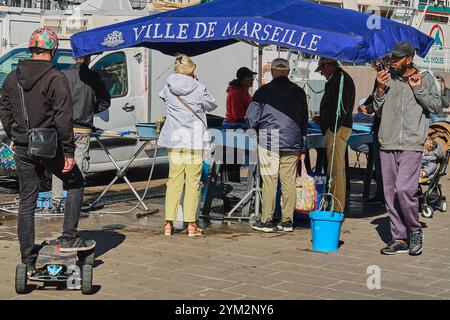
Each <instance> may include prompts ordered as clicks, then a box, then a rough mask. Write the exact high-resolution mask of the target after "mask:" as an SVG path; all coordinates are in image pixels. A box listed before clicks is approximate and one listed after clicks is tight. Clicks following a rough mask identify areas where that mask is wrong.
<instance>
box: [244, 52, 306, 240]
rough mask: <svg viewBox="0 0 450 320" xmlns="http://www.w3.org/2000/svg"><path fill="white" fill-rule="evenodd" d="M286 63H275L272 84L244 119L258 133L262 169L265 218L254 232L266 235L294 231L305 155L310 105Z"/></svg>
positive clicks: (258, 94)
mask: <svg viewBox="0 0 450 320" xmlns="http://www.w3.org/2000/svg"><path fill="white" fill-rule="evenodd" d="M289 71H290V67H289V61H287V60H286V59H281V58H278V59H275V60H273V61H272V66H271V73H272V77H273V80H272V81H271V82H269V83H268V84H265V85H263V86H262V87H261V88H259V89H258V90H257V91H256V92H255V95H254V96H253V101H252V103H251V104H250V106H249V108H248V110H247V114H246V116H245V119H246V122H247V124H248V127H249V128H252V129H255V130H256V131H257V132H258V145H259V146H258V155H259V162H260V169H261V177H262V181H263V186H262V216H261V220H260V221H258V222H256V223H255V224H254V225H253V226H252V228H253V229H254V230H258V231H263V232H273V231H274V230H275V229H277V230H279V231H285V232H291V231H293V214H294V208H295V200H296V193H295V177H296V167H297V159H298V157H299V155H301V154H302V155H303V156H302V157H304V153H305V152H306V143H305V141H306V133H307V126H308V105H307V101H306V93H305V91H304V90H303V89H302V88H300V87H299V86H297V85H296V84H295V83H293V82H291V81H290V80H289V79H288V75H289ZM278 176H279V177H280V182H281V193H282V199H283V201H282V221H281V222H280V223H279V224H278V225H277V226H275V225H274V223H273V213H274V210H275V200H276V194H277V184H278Z"/></svg>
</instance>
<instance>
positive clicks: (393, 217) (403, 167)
mask: <svg viewBox="0 0 450 320" xmlns="http://www.w3.org/2000/svg"><path fill="white" fill-rule="evenodd" d="M391 54H392V57H391V65H390V72H388V71H386V70H381V71H379V72H378V73H377V80H376V81H377V87H376V91H375V94H374V102H373V105H374V108H375V112H376V113H377V114H378V115H380V116H381V124H380V129H379V133H378V137H379V141H380V146H381V147H380V148H381V154H380V157H381V171H382V175H383V187H384V198H385V202H386V208H387V210H388V215H389V219H390V222H391V234H392V241H391V242H390V243H389V244H388V245H387V246H386V247H385V248H383V249H381V253H382V254H388V255H393V254H398V253H407V252H409V254H410V255H419V254H421V253H422V247H423V234H422V228H421V224H420V222H419V214H418V212H419V201H418V198H417V185H418V181H419V175H420V166H421V157H422V150H423V145H424V141H425V139H426V137H427V134H428V125H429V117H430V113H438V112H439V111H440V110H441V98H440V95H439V90H438V88H437V86H436V84H435V81H434V78H433V76H432V75H431V74H430V73H428V72H426V71H425V72H420V71H419V70H418V69H417V67H416V66H415V65H414V64H413V59H414V55H415V48H414V47H413V46H411V45H410V44H409V43H407V42H400V43H398V44H397V45H396V46H395V48H394V50H393V51H392V53H391ZM408 240H409V241H408Z"/></svg>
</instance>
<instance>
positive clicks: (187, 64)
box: [173, 54, 196, 76]
mask: <svg viewBox="0 0 450 320" xmlns="http://www.w3.org/2000/svg"><path fill="white" fill-rule="evenodd" d="M195 68H196V65H195V63H194V62H193V61H192V60H191V58H189V57H188V56H187V55H185V54H180V55H179V56H177V57H176V59H175V65H174V66H173V71H175V72H176V73H181V74H185V75H187V76H190V75H192V74H193V73H194V71H195Z"/></svg>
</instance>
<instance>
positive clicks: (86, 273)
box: [81, 264, 92, 294]
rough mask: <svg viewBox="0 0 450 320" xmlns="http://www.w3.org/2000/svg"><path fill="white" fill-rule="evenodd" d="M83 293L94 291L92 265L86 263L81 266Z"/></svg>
mask: <svg viewBox="0 0 450 320" xmlns="http://www.w3.org/2000/svg"><path fill="white" fill-rule="evenodd" d="M81 293H82V294H91V293H92V266H91V265H89V264H85V265H83V267H82V268H81Z"/></svg>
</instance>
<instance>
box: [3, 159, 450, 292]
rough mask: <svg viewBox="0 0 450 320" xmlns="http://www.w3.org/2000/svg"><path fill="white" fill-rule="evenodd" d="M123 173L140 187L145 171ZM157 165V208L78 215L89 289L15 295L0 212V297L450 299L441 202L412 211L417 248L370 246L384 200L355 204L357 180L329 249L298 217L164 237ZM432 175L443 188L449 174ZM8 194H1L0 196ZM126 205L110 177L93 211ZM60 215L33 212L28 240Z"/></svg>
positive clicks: (50, 234)
mask: <svg viewBox="0 0 450 320" xmlns="http://www.w3.org/2000/svg"><path fill="white" fill-rule="evenodd" d="M132 174H133V175H134V177H133V180H134V181H135V182H134V184H135V185H136V187H137V189H138V192H139V193H140V194H142V193H143V191H144V189H145V186H146V181H145V179H146V175H147V174H148V173H146V171H145V170H138V171H136V172H135V173H132ZM165 174H167V168H164V167H162V168H160V169H159V170H157V173H156V176H155V180H153V181H152V182H151V183H150V191H149V193H148V197H147V198H146V200H145V202H146V203H147V204H148V205H149V207H150V209H159V212H157V213H155V214H152V215H148V216H145V217H143V218H137V217H136V213H139V212H141V211H139V210H136V211H134V212H131V213H126V214H120V213H102V212H95V213H91V214H90V215H89V216H88V217H85V218H82V219H81V220H80V225H79V227H80V230H81V234H82V236H85V237H87V238H92V239H94V240H96V241H97V247H96V261H95V268H94V291H95V293H94V294H93V295H87V296H83V295H82V294H81V292H79V291H72V290H62V291H60V290H55V289H54V288H47V287H45V288H44V287H41V286H40V287H36V288H35V290H34V291H32V292H31V293H30V294H28V295H20V296H19V295H16V293H15V291H14V272H15V267H16V264H17V263H18V262H19V249H18V242H17V235H16V232H17V230H16V223H17V221H16V218H15V217H14V216H2V217H0V268H1V270H2V272H1V273H0V299H46V300H49V299H53V300H55V299H56V300H59V299H218V300H228V299H231V300H232V299H236V300H239V299H433V300H438V299H450V212H448V213H440V212H436V214H435V216H434V217H433V218H432V219H425V218H421V221H422V223H423V226H424V234H425V238H424V241H425V247H424V253H423V254H422V255H421V256H418V257H411V256H409V255H407V254H406V255H397V256H382V255H380V254H379V250H380V248H381V247H383V246H384V243H385V242H386V241H388V240H389V220H388V218H387V215H386V210H385V208H384V205H368V204H365V203H364V202H363V201H362V199H361V198H362V194H361V192H362V185H361V183H359V182H357V181H353V183H352V195H351V202H350V210H349V212H348V213H347V214H346V220H345V222H344V224H343V227H342V232H341V246H340V249H339V251H338V252H336V253H318V252H314V251H312V250H311V229H310V228H308V227H307V226H308V224H307V221H305V220H301V219H300V220H298V226H299V227H297V228H296V229H295V230H294V232H293V233H290V234H288V233H272V234H263V233H257V232H254V231H252V230H251V228H250V227H249V225H248V223H247V222H245V221H242V222H214V223H212V224H211V225H210V226H208V228H207V229H206V230H205V236H203V237H199V238H194V239H192V238H188V237H187V234H186V230H177V232H176V233H175V234H174V235H173V236H171V237H165V236H163V235H162V232H161V231H162V230H161V228H162V225H163V220H164V194H165V181H166V180H165V179H164V177H165ZM111 177H112V176H110V175H109V174H108V175H101V176H94V177H91V178H92V180H91V183H90V185H91V186H90V187H88V188H87V189H86V197H87V198H91V199H92V198H93V197H95V196H96V195H98V194H99V193H100V191H101V189H102V186H95V184H107V183H108V181H109V179H110V178H111ZM99 181H100V182H99ZM442 183H443V190H444V194H445V195H446V196H449V195H450V194H449V190H450V179H449V178H448V177H444V178H443V179H442ZM373 188H374V186H373ZM15 197H17V195H14V194H13V195H8V194H2V195H1V196H0V201H12V200H14V198H15ZM135 205H136V201H135V199H134V198H133V196H132V194H131V193H130V192H129V191H128V190H127V186H126V185H125V184H117V185H115V186H114V187H113V189H112V192H110V193H108V194H107V197H106V198H105V208H104V209H102V211H108V212H118V211H126V210H129V209H130V208H132V207H134V206H135ZM61 224H62V218H60V217H39V218H36V242H37V243H40V242H42V241H44V240H46V239H49V238H55V237H57V236H59V232H60V231H61ZM378 271H379V275H380V277H376V276H377V274H378ZM374 276H375V277H376V278H374ZM368 283H369V285H368ZM378 284H379V286H378Z"/></svg>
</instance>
